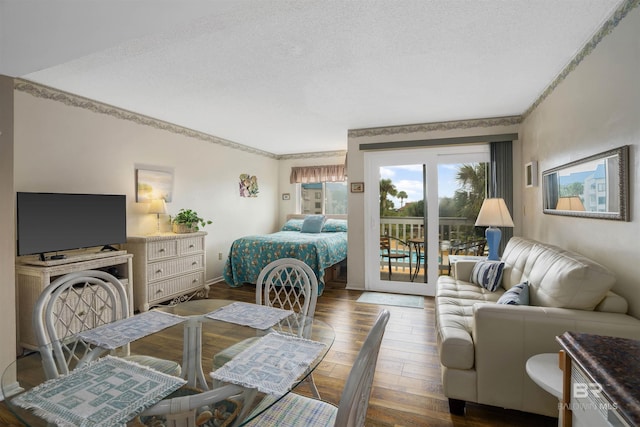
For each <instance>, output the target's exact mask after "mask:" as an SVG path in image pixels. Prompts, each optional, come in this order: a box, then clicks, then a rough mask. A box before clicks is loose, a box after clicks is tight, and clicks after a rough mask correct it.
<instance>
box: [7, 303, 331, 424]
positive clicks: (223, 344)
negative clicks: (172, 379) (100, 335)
mask: <svg viewBox="0 0 640 427" xmlns="http://www.w3.org/2000/svg"><path fill="white" fill-rule="evenodd" d="M234 303H237V302H236V301H231V300H220V299H202V300H192V301H188V302H184V303H181V304H177V305H175V306H164V307H157V308H155V310H160V311H163V312H165V313H171V314H174V315H178V316H183V317H184V321H183V322H181V323H179V324H176V325H173V326H169V327H166V328H165V329H162V330H160V331H156V332H153V333H151V334H150V335H147V336H144V337H141V338H138V339H136V340H135V341H132V342H131V343H130V344H129V350H130V354H131V355H143V356H153V357H156V358H161V359H164V360H170V361H175V362H178V363H180V364H181V365H182V376H183V378H185V379H186V380H187V384H186V385H185V387H184V389H187V390H190V393H192V392H194V391H195V392H198V391H205V390H209V389H212V388H216V387H220V386H224V385H225V383H224V382H215V381H213V380H212V378H211V377H210V375H209V373H210V372H211V371H212V370H213V356H214V355H215V354H218V353H220V352H222V351H224V350H225V349H228V348H229V347H231V346H234V345H235V344H238V343H240V342H242V341H244V340H248V339H253V340H255V339H256V337H257V338H261V337H264V336H266V335H267V334H269V333H270V332H271V333H273V332H275V333H278V334H279V335H285V336H292V337H299V338H303V339H304V340H311V341H314V342H317V343H322V344H323V345H322V346H321V347H322V348H321V349H320V350H319V352H318V354H317V356H316V357H315V359H313V360H312V361H310V363H309V366H308V368H307V370H306V371H305V372H303V373H301V374H300V375H299V376H298V377H297V378H295V380H294V381H293V383H292V384H291V389H292V390H293V389H295V388H296V387H298V386H299V385H300V383H301V382H302V381H303V380H304V378H305V377H306V376H307V375H309V374H310V373H311V372H312V371H313V370H314V369H315V368H316V367H317V366H318V365H319V364H320V362H321V361H322V359H323V358H324V357H325V356H326V354H327V352H328V351H329V349H330V347H331V346H332V344H333V341H334V338H335V332H334V330H333V328H332V327H331V326H330V325H328V324H326V323H324V322H322V321H319V320H316V319H314V318H310V317H304V316H299V315H295V314H294V315H291V316H288V317H286V318H284V319H282V320H280V321H278V322H276V323H275V324H274V325H273V326H272V327H271V328H269V329H268V330H260V329H256V328H253V327H250V326H243V325H239V324H236V323H231V322H225V321H222V320H215V319H212V318H210V317H209V316H207V314H209V313H211V312H214V311H216V310H220V309H224V308H225V307H226V308H227V309H228V308H229V307H230V306H232V304H234ZM256 307H260V306H256ZM229 363H231V362H229ZM45 380H46V378H45V375H44V371H43V368H42V362H41V358H40V354H39V353H38V352H33V353H31V354H28V355H25V356H22V357H20V358H18V359H17V360H16V361H15V362H14V363H12V364H11V365H10V366H8V367H7V368H6V369H5V371H4V373H3V375H2V382H1V387H2V393H3V395H4V397H5V403H6V405H7V407H8V408H9V409H10V410H11V412H12V413H14V414H15V415H16V416H17V417H18V419H20V420H21V421H22V422H23V423H25V424H26V425H27V426H47V425H49V424H47V422H46V421H45V420H44V419H42V418H40V417H38V416H36V415H34V413H33V411H31V410H27V409H24V408H22V407H20V406H17V405H16V404H15V403H14V398H15V397H17V396H19V395H21V394H23V393H25V392H26V391H29V390H32V389H33V388H34V387H36V386H38V385H40V384H43V383H44V382H45ZM236 384H237V383H236ZM246 384H251V382H250V381H248V382H247V383H245V384H244V385H245V386H246ZM304 386H305V385H302V386H300V387H304ZM244 388H247V387H244ZM256 388H257V386H256ZM255 396H256V397H255V399H254V400H253V402H251V404H250V406H251V408H253V407H255V406H257V405H258V404H259V403H260V402H261V401H262V399H263V398H264V397H265V396H266V394H265V393H262V392H256V393H255ZM269 401H270V403H271V404H273V403H275V402H276V401H277V399H270V400H269ZM263 407H264V405H263V406H261V408H263ZM251 408H249V407H247V408H244V409H246V411H245V412H246V413H247V414H248V413H251ZM265 410H268V407H266V408H265ZM257 415H258V414H257V413H255V414H252V416H257ZM242 417H243V418H242V419H238V420H236V423H235V424H233V425H236V426H237V425H242V424H243V423H246V422H247V421H249V420H250V418H251V416H249V417H247V416H246V414H244V415H242ZM129 425H133V424H131V423H130V424H129ZM138 425H139V424H138ZM202 425H203V426H208V424H202ZM214 425H216V424H211V426H214Z"/></svg>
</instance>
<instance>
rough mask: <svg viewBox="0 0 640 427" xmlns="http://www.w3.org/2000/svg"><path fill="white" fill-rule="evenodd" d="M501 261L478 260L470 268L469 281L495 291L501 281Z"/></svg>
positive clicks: (502, 266)
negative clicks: (471, 268)
mask: <svg viewBox="0 0 640 427" xmlns="http://www.w3.org/2000/svg"><path fill="white" fill-rule="evenodd" d="M502 270H504V262H502V261H478V262H477V263H476V264H475V265H474V266H473V270H471V283H473V284H475V285H479V286H482V287H483V288H485V289H486V290H488V291H489V292H495V291H496V289H498V287H499V286H500V284H501V283H502Z"/></svg>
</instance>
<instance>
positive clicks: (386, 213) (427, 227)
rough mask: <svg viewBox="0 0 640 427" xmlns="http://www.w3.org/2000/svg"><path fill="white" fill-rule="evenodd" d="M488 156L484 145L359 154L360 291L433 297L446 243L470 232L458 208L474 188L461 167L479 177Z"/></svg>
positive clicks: (444, 264) (469, 221)
mask: <svg viewBox="0 0 640 427" xmlns="http://www.w3.org/2000/svg"><path fill="white" fill-rule="evenodd" d="M488 158H489V150H488V146H487V145H473V146H461V147H437V148H428V149H415V150H403V151H385V152H367V153H365V188H368V189H372V191H370V192H367V200H366V202H365V220H366V223H365V284H366V288H367V289H368V290H373V291H384V292H396V293H407V294H416V295H434V294H435V283H436V281H437V278H438V276H439V275H440V274H446V273H447V271H448V270H447V269H448V264H447V254H448V249H449V247H451V245H453V244H454V243H455V241H456V239H460V238H465V239H468V238H469V236H470V235H471V234H473V233H474V232H475V230H474V227H473V224H472V221H475V217H474V218H471V219H470V218H469V217H468V215H469V214H470V213H471V215H473V210H472V209H471V210H468V209H467V210H465V209H462V206H463V205H464V203H465V202H468V201H469V200H470V199H471V198H472V196H475V193H476V192H477V191H476V190H475V189H473V190H472V189H470V184H469V181H468V180H467V181H466V182H465V181H463V180H462V179H461V178H465V177H466V175H464V173H461V171H462V172H468V169H469V168H470V169H473V170H474V171H476V172H478V173H479V174H482V170H483V168H482V167H481V166H478V165H481V164H484V162H487V161H488ZM474 185H476V186H477V182H476V183H474ZM482 198H484V188H483V189H482ZM480 203H481V201H480ZM443 214H445V216H443Z"/></svg>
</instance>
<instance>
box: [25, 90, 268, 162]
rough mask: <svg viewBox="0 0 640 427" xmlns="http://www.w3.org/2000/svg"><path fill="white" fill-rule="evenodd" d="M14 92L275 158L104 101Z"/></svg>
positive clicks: (48, 92)
mask: <svg viewBox="0 0 640 427" xmlns="http://www.w3.org/2000/svg"><path fill="white" fill-rule="evenodd" d="M14 89H15V90H17V91H20V92H25V93H28V94H29V95H31V96H34V97H36V98H42V99H48V100H51V101H56V102H61V103H63V104H65V105H69V106H71V107H77V108H81V109H83V110H88V111H91V112H94V113H98V114H105V115H107V116H111V117H115V118H117V119H120V120H127V121H130V122H133V123H136V124H139V125H142V126H149V127H152V128H155V129H159V130H162V131H166V132H171V133H174V134H177V135H183V136H187V137H189V138H195V139H199V140H201V141H206V142H210V143H212V144H218V145H222V146H224V147H228V148H232V149H234V150H240V151H244V152H247V153H251V154H257V155H259V156H264V157H269V158H271V159H276V160H277V159H278V156H277V155H276V154H273V153H269V152H266V151H263V150H258V149H256V148H252V147H248V146H246V145H242V144H238V143H237V142H233V141H229V140H228V139H224V138H219V137H217V136H214V135H210V134H208V133H204V132H199V131H197V130H193V129H189V128H186V127H184V126H179V125H176V124H173V123H169V122H166V121H164V120H159V119H154V118H153V117H149V116H145V115H143V114H139V113H134V112H133V111H129V110H125V109H123V108H119V107H115V106H113V105H109V104H105V103H103V102H99V101H95V100H93V99H89V98H85V97H83V96H79V95H74V94H72V93H69V92H65V91H62V90H59V89H55V88H52V87H49V86H45V85H42V84H39V83H34V82H31V81H28V80H24V79H14Z"/></svg>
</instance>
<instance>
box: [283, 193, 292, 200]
mask: <svg viewBox="0 0 640 427" xmlns="http://www.w3.org/2000/svg"><path fill="white" fill-rule="evenodd" d="M290 199H291V194H289V193H282V200H290Z"/></svg>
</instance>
